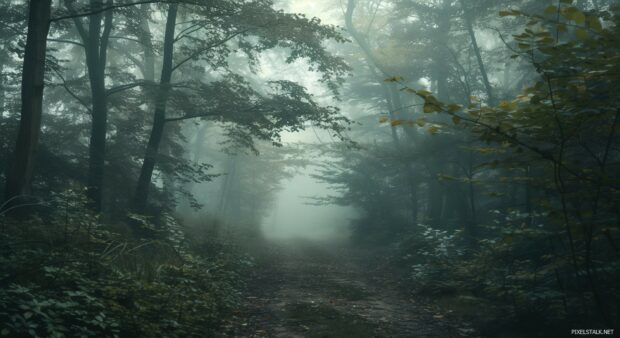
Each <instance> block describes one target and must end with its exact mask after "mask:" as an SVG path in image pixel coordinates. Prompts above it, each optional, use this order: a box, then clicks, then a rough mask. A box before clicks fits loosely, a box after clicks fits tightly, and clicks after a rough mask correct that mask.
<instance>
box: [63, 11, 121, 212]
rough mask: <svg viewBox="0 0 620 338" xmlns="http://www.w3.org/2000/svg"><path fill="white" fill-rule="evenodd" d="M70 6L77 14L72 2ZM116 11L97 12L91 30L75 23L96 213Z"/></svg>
mask: <svg viewBox="0 0 620 338" xmlns="http://www.w3.org/2000/svg"><path fill="white" fill-rule="evenodd" d="M65 4H66V6H67V7H68V8H69V9H70V10H71V11H72V12H74V13H75V10H74V9H73V4H72V2H71V1H70V0H66V1H65ZM112 4H113V0H107V1H106V2H105V3H104V2H103V0H90V6H91V8H95V9H96V8H102V7H103V6H106V7H110V6H112ZM112 14H113V11H112V10H106V11H103V12H102V11H94V13H93V14H92V15H90V16H88V17H87V19H86V21H88V29H86V26H85V25H84V23H83V20H82V18H80V17H75V18H73V21H74V23H75V27H76V29H77V31H78V33H79V35H80V37H81V39H82V43H83V44H84V48H85V53H86V66H87V69H88V78H89V82H90V91H91V101H92V109H91V117H92V122H91V133H90V146H89V163H88V196H89V198H90V202H91V205H92V208H93V210H95V211H101V208H102V198H103V197H102V194H103V175H104V174H103V173H104V167H105V151H106V135H107V128H108V95H107V93H106V63H107V53H108V43H109V39H110V33H111V32H112Z"/></svg>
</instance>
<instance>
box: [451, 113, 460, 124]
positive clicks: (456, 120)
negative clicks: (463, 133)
mask: <svg viewBox="0 0 620 338" xmlns="http://www.w3.org/2000/svg"><path fill="white" fill-rule="evenodd" d="M452 122H453V123H454V124H459V123H461V118H460V117H458V116H456V115H454V116H452Z"/></svg>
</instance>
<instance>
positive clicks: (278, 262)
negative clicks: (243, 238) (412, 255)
mask: <svg viewBox="0 0 620 338" xmlns="http://www.w3.org/2000/svg"><path fill="white" fill-rule="evenodd" d="M257 252H259V254H258V255H255V256H256V266H255V267H254V269H253V276H252V277H251V278H250V280H249V282H248V287H247V290H246V291H245V293H244V295H243V306H242V307H241V308H240V309H239V310H238V311H236V312H235V314H234V316H233V317H232V318H230V319H229V320H227V321H226V323H225V325H224V332H223V333H222V335H223V336H226V337H337V338H346V337H356V338H364V337H458V336H464V335H465V334H466V333H467V332H470V330H469V329H467V328H465V331H463V330H464V329H463V324H462V323H461V325H460V328H457V327H456V326H453V325H451V324H450V323H449V321H448V320H447V319H446V317H445V314H442V313H440V312H439V310H438V309H433V308H432V307H431V306H429V305H426V304H425V303H424V302H423V301H421V300H416V299H413V297H412V296H411V295H410V294H409V295H408V294H407V293H406V292H405V291H403V290H402V288H400V287H399V285H398V282H397V279H395V278H393V276H391V275H389V274H387V273H385V271H382V270H383V269H377V267H378V266H377V265H378V264H377V262H378V261H377V259H376V257H372V256H370V255H369V252H365V251H364V250H354V249H351V248H346V247H343V246H338V245H327V244H319V243H312V242H302V241H290V242H272V243H266V244H265V245H264V248H263V249H261V250H258V251H257ZM379 267H380V265H379ZM472 331H473V330H472Z"/></svg>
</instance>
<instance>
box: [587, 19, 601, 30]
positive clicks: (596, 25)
mask: <svg viewBox="0 0 620 338" xmlns="http://www.w3.org/2000/svg"><path fill="white" fill-rule="evenodd" d="M588 26H590V28H591V29H592V30H593V31H595V32H598V33H600V32H601V31H602V30H603V26H602V25H601V21H600V20H599V19H598V18H597V17H595V16H589V17H588Z"/></svg>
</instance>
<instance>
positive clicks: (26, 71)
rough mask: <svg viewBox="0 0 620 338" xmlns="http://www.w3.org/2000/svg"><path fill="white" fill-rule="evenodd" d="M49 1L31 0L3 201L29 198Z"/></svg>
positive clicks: (41, 104) (36, 138)
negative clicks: (17, 117) (18, 108)
mask: <svg viewBox="0 0 620 338" xmlns="http://www.w3.org/2000/svg"><path fill="white" fill-rule="evenodd" d="M51 6H52V2H51V0H31V1H30V5H29V8H28V13H29V14H28V34H27V38H26V46H25V48H24V62H23V68H22V82H21V113H20V124H19V131H18V134H17V142H16V144H15V151H14V154H13V159H12V160H11V164H10V167H9V170H8V172H7V175H6V187H5V200H7V201H10V200H13V201H14V203H12V204H8V206H9V207H10V206H11V205H14V204H15V203H17V202H18V201H19V199H18V197H23V196H24V195H28V194H29V189H30V184H31V182H32V176H33V171H34V161H35V158H36V152H37V146H38V141H39V134H40V126H41V117H42V114H43V88H44V78H45V60H46V51H47V34H48V32H49V27H50V13H51Z"/></svg>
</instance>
